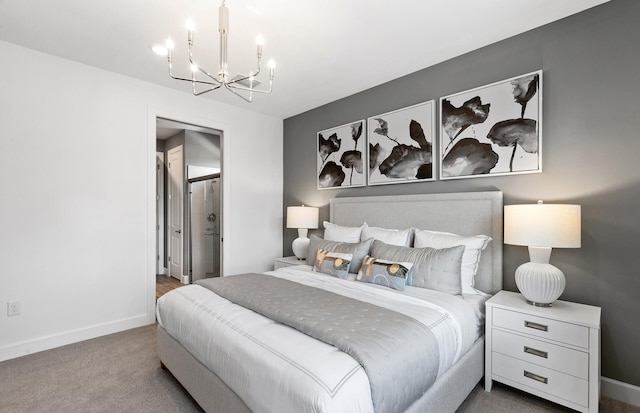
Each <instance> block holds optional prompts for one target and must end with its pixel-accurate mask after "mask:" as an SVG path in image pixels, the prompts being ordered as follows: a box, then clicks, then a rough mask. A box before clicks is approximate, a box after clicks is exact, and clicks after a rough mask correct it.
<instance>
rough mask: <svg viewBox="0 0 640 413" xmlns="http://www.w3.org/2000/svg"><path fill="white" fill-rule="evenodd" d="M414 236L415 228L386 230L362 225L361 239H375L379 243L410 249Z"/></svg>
mask: <svg viewBox="0 0 640 413" xmlns="http://www.w3.org/2000/svg"><path fill="white" fill-rule="evenodd" d="M412 235H413V228H407V229H403V230H399V229H385V228H377V227H370V226H369V225H367V223H366V222H365V223H364V224H363V225H362V234H361V235H360V239H361V240H365V239H369V238H374V239H377V240H378V241H382V242H384V243H385V244H390V245H400V246H402V247H409V246H411V238H412Z"/></svg>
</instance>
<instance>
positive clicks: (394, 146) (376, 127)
mask: <svg viewBox="0 0 640 413" xmlns="http://www.w3.org/2000/svg"><path fill="white" fill-rule="evenodd" d="M435 115H436V103H435V101H434V100H430V101H428V102H424V103H419V104H417V105H414V106H409V107H407V108H403V109H399V110H396V111H393V112H388V113H383V114H381V115H377V116H373V117H370V118H369V119H368V120H367V139H368V145H367V151H368V158H367V159H368V161H369V162H368V164H369V165H368V166H369V168H368V181H367V182H368V184H369V185H385V184H398V183H408V182H423V181H433V180H434V179H435V176H434V167H433V164H434V163H433V154H434V148H433V144H434V136H435V125H436V122H435Z"/></svg>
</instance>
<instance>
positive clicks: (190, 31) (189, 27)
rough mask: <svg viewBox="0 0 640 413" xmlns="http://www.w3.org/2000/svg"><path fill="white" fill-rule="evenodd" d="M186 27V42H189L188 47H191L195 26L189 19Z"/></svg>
mask: <svg viewBox="0 0 640 413" xmlns="http://www.w3.org/2000/svg"><path fill="white" fill-rule="evenodd" d="M186 26H187V36H188V42H189V46H191V45H193V31H194V30H195V28H196V25H195V23H194V22H193V20H191V19H189V20H187V23H186Z"/></svg>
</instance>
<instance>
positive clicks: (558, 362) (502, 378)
mask: <svg viewBox="0 0 640 413" xmlns="http://www.w3.org/2000/svg"><path fill="white" fill-rule="evenodd" d="M485 341H486V342H485V375H484V378H485V390H486V391H491V386H492V384H493V380H496V381H499V382H501V383H504V384H507V385H509V386H512V387H515V388H518V389H520V390H523V391H526V392H528V393H531V394H535V395H536V396H539V397H542V398H545V399H547V400H551V401H553V402H555V403H558V404H561V405H564V406H567V407H570V408H572V409H575V410H578V411H580V412H589V413H597V411H598V402H599V399H600V307H594V306H590V305H583V304H576V303H570V302H567V301H560V300H557V301H554V302H553V306H552V307H535V306H532V305H529V304H527V303H526V301H525V299H524V297H522V295H520V294H518V293H512V292H508V291H500V292H499V293H497V294H496V295H494V296H493V297H491V298H490V299H489V300H487V302H486V335H485Z"/></svg>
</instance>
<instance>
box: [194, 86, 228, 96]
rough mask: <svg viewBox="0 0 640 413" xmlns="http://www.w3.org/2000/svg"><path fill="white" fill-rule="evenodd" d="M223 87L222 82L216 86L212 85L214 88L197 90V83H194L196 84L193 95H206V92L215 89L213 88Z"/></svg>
mask: <svg viewBox="0 0 640 413" xmlns="http://www.w3.org/2000/svg"><path fill="white" fill-rule="evenodd" d="M221 87H222V83H220V84H219V85H217V86H214V87H212V88H209V89H205V90H201V91H200V92H196V85H195V84H194V85H193V96H200V95H204V94H205V93H209V92H211V91H213V90H216V89H219V88H221Z"/></svg>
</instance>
